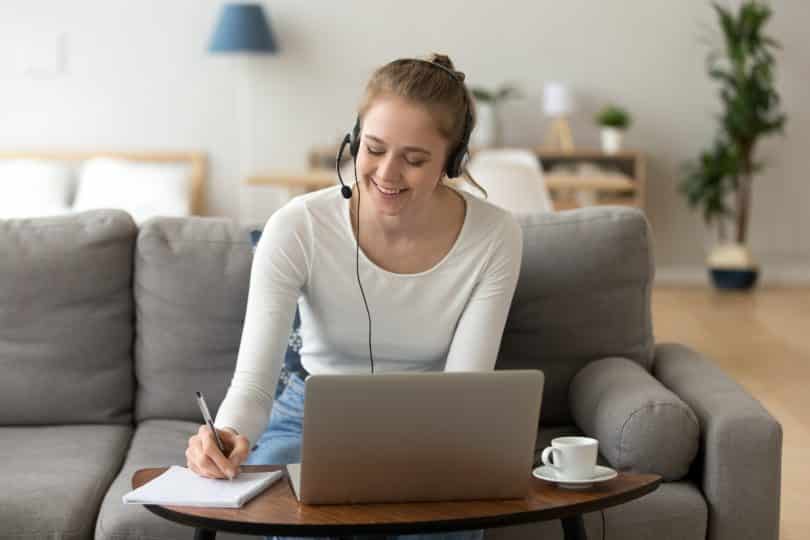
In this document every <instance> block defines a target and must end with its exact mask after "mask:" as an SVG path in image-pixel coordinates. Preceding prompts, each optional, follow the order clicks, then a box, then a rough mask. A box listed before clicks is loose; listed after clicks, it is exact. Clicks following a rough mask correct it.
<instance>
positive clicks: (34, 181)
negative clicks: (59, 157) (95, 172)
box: [0, 159, 73, 219]
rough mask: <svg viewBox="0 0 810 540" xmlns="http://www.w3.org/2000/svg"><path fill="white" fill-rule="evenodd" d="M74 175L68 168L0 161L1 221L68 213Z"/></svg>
mask: <svg viewBox="0 0 810 540" xmlns="http://www.w3.org/2000/svg"><path fill="white" fill-rule="evenodd" d="M72 195H73V175H72V171H71V168H70V166H69V165H68V164H65V163H60V162H57V161H45V160H36V159H15V160H3V161H0V219H10V218H26V217H41V216H51V215H58V214H65V213H68V212H70V199H71V197H72Z"/></svg>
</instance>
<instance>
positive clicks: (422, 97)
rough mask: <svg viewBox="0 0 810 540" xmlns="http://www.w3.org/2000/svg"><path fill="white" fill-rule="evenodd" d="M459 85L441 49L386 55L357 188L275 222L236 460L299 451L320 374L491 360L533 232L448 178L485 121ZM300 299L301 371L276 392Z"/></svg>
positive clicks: (250, 328)
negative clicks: (311, 382) (309, 395)
mask: <svg viewBox="0 0 810 540" xmlns="http://www.w3.org/2000/svg"><path fill="white" fill-rule="evenodd" d="M463 81H464V75H463V74H462V73H460V72H457V71H455V69H454V67H453V64H452V62H451V61H450V59H449V58H447V57H446V56H439V55H434V56H433V57H432V58H431V59H430V60H420V59H400V60H395V61H393V62H391V63H389V64H386V65H384V66H382V67H380V68H379V69H378V70H376V71H375V72H374V74H373V75H372V77H371V80H370V81H369V83H368V86H367V87H366V90H365V93H364V95H363V98H362V100H361V103H360V106H359V108H358V118H357V122H356V125H355V128H354V129H353V130H352V134H351V136H350V137H349V141H350V142H351V146H350V148H351V155H352V157H353V160H354V172H355V185H354V188H353V189H351V190H349V189H348V187H345V189H341V186H335V187H334V188H327V189H324V190H321V191H316V192H313V193H308V194H306V195H302V196H300V197H296V198H294V199H293V200H292V201H290V202H289V203H288V204H287V205H285V206H284V207H283V208H281V209H280V210H278V211H277V212H276V213H274V214H273V216H272V217H271V218H270V219H269V220H268V222H267V224H266V225H265V227H264V230H263V233H262V235H261V240H260V241H259V243H258V245H257V247H256V253H255V257H254V259H253V267H252V270H251V277H250V280H251V281H250V289H249V293H248V303H247V312H246V314H245V323H244V327H243V331H242V342H241V344H240V347H239V356H238V358H237V365H236V369H235V371H234V376H233V380H232V382H231V385H230V388H229V389H228V393H227V395H226V397H225V400H224V401H223V402H222V404H221V406H220V408H219V411H218V414H217V419H216V422H215V425H216V428H217V429H219V430H230V431H232V432H235V433H238V434H240V436H242V437H245V438H246V439H248V442H250V443H253V442H256V443H258V448H257V449H256V450H255V451H253V452H252V453H250V455H249V456H231V461H238V462H239V463H241V462H242V461H244V460H245V459H246V461H244V462H245V463H249V464H267V463H272V464H284V463H297V462H299V460H300V459H301V458H300V448H301V436H302V430H303V414H304V413H303V409H304V407H303V403H304V390H305V385H304V380H305V379H306V377H307V375H308V374H310V373H315V374H319V373H367V372H369V371H371V372H372V373H379V372H382V373H384V372H402V371H491V370H492V369H493V368H494V365H495V360H496V357H497V354H498V349H499V347H500V341H501V336H502V334H503V329H504V324H505V322H506V316H507V313H508V311H509V306H510V304H511V301H512V297H513V295H514V292H515V287H516V284H517V279H518V274H519V271H520V263H521V255H522V246H523V242H522V232H521V229H520V226H519V225H518V224H517V222H516V221H515V220H514V218H513V217H512V216H511V214H509V213H508V212H507V211H506V210H503V209H502V208H499V207H497V206H495V205H492V204H489V203H488V202H486V201H484V200H482V199H479V198H478V197H475V196H473V195H471V194H469V193H466V192H462V191H457V190H456V189H455V188H454V187H452V186H450V185H448V184H446V183H445V182H444V179H445V178H456V177H460V176H462V175H464V174H465V173H466V167H465V166H464V161H463V160H464V158H465V156H466V154H467V141H468V139H469V134H470V131H471V130H472V127H473V126H474V124H475V117H474V113H473V111H472V109H471V108H470V103H471V101H470V100H469V92H468V90H467V88H466V86H465V85H464V82H463ZM467 178H468V180H470V181H471V182H473V183H474V181H473V180H472V179H471V178H469V176H467ZM344 194H345V195H344ZM344 197H345V198H344ZM347 199H348V200H347ZM361 201H362V204H361ZM358 292H359V293H360V294H358ZM361 295H362V301H361ZM369 307H370V308H371V309H369ZM296 308H298V313H299V315H300V336H301V340H300V342H301V348H300V351H299V354H300V359H301V368H300V370H299V371H298V372H297V373H293V374H292V375H291V376H290V377H289V384H288V385H287V386H286V387H285V388H284V389H283V390H282V391H281V393H280V394H279V395H278V397H277V399H274V397H273V391H274V389H275V388H276V385H277V382H278V380H279V373H280V371H281V364H282V359H283V357H284V352H285V349H286V345H287V338H288V337H289V332H290V327H291V324H292V322H293V317H294V316H295V314H296ZM366 321H368V324H366ZM372 329H373V332H372ZM268 413H269V415H270V420H269V423H268V422H267V418H268ZM190 445H192V446H193V449H191V450H190V451H189V452H188V453H187V455H189V456H190V461H189V467H190V468H192V469H195V467H196V468H197V469H195V470H200V471H201V472H206V473H208V474H210V475H212V476H214V477H219V476H218V475H219V473H218V471H216V465H215V464H216V463H218V462H220V461H221V459H220V458H219V456H216V455H214V456H211V455H208V453H207V452H214V453H215V452H216V451H217V450H216V446H215V445H213V446H212V445H210V444H202V442H201V441H194V440H192V441H190ZM202 448H206V451H202ZM433 536H434V535H431V537H433ZM481 536H482V531H466V532H462V533H450V534H442V535H438V537H439V538H442V539H446V538H448V537H450V538H454V539H458V540H462V539H463V540H470V539H478V538H480V537H481Z"/></svg>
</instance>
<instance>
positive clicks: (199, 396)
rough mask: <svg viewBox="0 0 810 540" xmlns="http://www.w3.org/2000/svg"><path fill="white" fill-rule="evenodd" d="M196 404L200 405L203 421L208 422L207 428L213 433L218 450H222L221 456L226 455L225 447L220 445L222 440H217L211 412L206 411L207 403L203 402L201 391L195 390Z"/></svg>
mask: <svg viewBox="0 0 810 540" xmlns="http://www.w3.org/2000/svg"><path fill="white" fill-rule="evenodd" d="M197 405H199V407H200V412H201V413H202V415H203V420H205V423H206V424H208V427H209V428H211V433H213V434H214V440H215V441H217V447H218V448H219V451H220V452H222V455H223V456H225V457H228V456H227V454H225V447H224V446H223V445H222V441H221V440H219V434H218V433H217V430H216V429H214V420H213V419H212V418H211V413H210V412H209V411H208V405H206V404H205V398H204V397H203V395H202V393H201V392H197Z"/></svg>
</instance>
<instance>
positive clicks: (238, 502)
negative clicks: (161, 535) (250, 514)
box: [123, 465, 282, 508]
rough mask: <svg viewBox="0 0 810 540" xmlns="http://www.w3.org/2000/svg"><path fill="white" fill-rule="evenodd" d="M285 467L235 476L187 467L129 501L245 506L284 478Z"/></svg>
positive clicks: (158, 480)
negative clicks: (211, 474) (211, 475)
mask: <svg viewBox="0 0 810 540" xmlns="http://www.w3.org/2000/svg"><path fill="white" fill-rule="evenodd" d="M281 476H282V471H273V472H258V473H240V474H239V475H238V476H237V477H236V478H234V479H233V480H214V479H213V478H203V477H202V476H198V475H197V474H196V473H195V472H193V471H191V470H190V469H187V468H185V467H180V466H178V465H172V466H171V467H170V468H169V469H168V470H167V471H166V472H164V473H163V474H161V475H160V476H158V477H157V478H155V479H153V480H151V481H149V482H147V483H146V484H144V485H142V486H141V487H139V488H138V489H135V490H132V491H130V492H129V493H127V494H126V495H124V497H123V499H124V503H126V504H159V505H170V506H204V507H212V508H241V507H242V506H243V505H244V504H245V503H246V502H248V501H249V500H250V499H252V498H253V497H255V496H256V495H258V494H259V493H261V492H262V491H264V490H265V489H266V488H267V487H268V486H270V484H272V483H273V482H275V481H276V480H278V479H279V478H281Z"/></svg>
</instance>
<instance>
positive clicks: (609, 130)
mask: <svg viewBox="0 0 810 540" xmlns="http://www.w3.org/2000/svg"><path fill="white" fill-rule="evenodd" d="M595 120H596V123H597V124H598V125H599V126H600V127H601V128H602V130H601V136H602V150H603V151H604V152H605V153H607V154H615V153H616V152H618V151H619V150H621V148H622V136H623V134H624V131H625V130H626V129H627V128H629V127H630V123H631V121H632V118H631V117H630V113H628V112H627V111H626V110H625V109H623V108H621V107H619V106H618V105H606V106H605V107H603V108H602V109H601V110H600V111H599V112H598V113H597V115H596V118H595Z"/></svg>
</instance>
